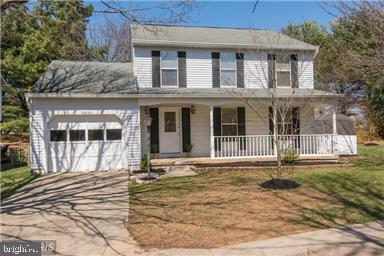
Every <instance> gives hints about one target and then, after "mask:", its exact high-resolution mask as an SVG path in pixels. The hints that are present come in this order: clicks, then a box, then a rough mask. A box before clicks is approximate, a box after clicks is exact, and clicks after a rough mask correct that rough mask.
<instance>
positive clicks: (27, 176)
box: [0, 166, 38, 200]
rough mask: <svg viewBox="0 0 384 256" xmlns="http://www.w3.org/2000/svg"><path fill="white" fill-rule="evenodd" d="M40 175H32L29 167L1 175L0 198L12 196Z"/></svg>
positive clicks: (11, 170) (8, 171) (15, 169)
mask: <svg viewBox="0 0 384 256" xmlns="http://www.w3.org/2000/svg"><path fill="white" fill-rule="evenodd" d="M37 176H38V175H37V174H31V170H30V169H29V167H27V166H24V167H19V168H14V169H10V170H7V171H3V172H1V173H0V198H1V200H3V199H4V198H6V197H9V196H10V195H12V194H13V193H14V192H15V191H16V190H17V189H18V188H20V187H22V186H24V185H25V184H27V183H29V182H30V181H32V180H34V179H35V178H36V177H37Z"/></svg>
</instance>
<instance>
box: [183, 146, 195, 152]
mask: <svg viewBox="0 0 384 256" xmlns="http://www.w3.org/2000/svg"><path fill="white" fill-rule="evenodd" d="M192 148H193V145H192V144H187V145H185V146H184V151H185V152H192Z"/></svg>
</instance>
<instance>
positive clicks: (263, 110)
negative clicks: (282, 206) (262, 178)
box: [222, 32, 337, 180]
mask: <svg viewBox="0 0 384 256" xmlns="http://www.w3.org/2000/svg"><path fill="white" fill-rule="evenodd" d="M251 34H252V35H251V37H252V39H253V41H254V44H255V49H256V48H257V47H256V46H260V45H264V47H265V41H264V42H260V41H259V40H258V38H259V37H258V34H257V32H256V33H253V32H252V33H251ZM280 41H281V42H280ZM276 45H285V48H284V49H282V47H276ZM240 51H244V50H240ZM298 53H299V55H298ZM246 55H247V56H248V60H249V61H247V64H246V65H249V66H248V67H246V70H247V72H246V73H245V74H244V80H245V81H247V83H248V84H252V88H242V89H238V88H225V89H223V90H222V91H223V92H224V93H225V94H227V95H230V96H231V97H234V98H236V99H238V100H239V102H241V103H242V104H243V105H245V106H247V107H248V108H249V109H250V110H251V111H252V112H253V113H255V114H256V116H257V117H258V119H259V120H260V122H261V124H263V126H264V128H265V129H266V130H268V131H269V134H268V135H269V141H268V142H269V143H270V150H273V151H274V152H273V155H275V156H276V167H277V168H272V169H268V170H269V174H270V176H271V178H272V179H277V180H280V179H282V178H283V174H284V173H283V171H284V168H283V167H282V159H283V156H284V155H285V154H286V153H288V152H289V153H295V154H297V156H298V154H300V143H302V138H303V137H300V132H303V131H304V132H307V133H309V134H314V132H315V131H314V130H315V118H317V119H321V118H323V117H324V116H325V115H327V114H329V113H331V111H330V110H329V109H328V107H329V105H331V107H332V109H334V108H335V107H336V104H337V102H336V101H332V100H331V101H329V99H327V98H326V94H324V93H323V92H320V91H318V90H314V89H311V88H309V85H310V83H312V81H309V80H308V78H306V75H307V74H308V73H307V71H308V69H311V68H313V66H312V64H311V63H313V59H314V57H315V50H312V51H308V52H305V51H297V50H295V48H294V44H293V41H292V42H290V43H288V45H287V37H285V36H284V38H280V36H279V35H274V36H273V38H272V37H271V38H269V39H268V46H267V47H265V48H264V49H263V50H254V49H252V50H249V51H248V52H247V54H246ZM298 56H300V61H299V59H298ZM295 77H296V79H295ZM268 110H269V111H268ZM267 111H268V112H267ZM301 117H304V118H301ZM309 119H312V120H309ZM308 131H309V132H308ZM304 139H306V138H304ZM307 139H308V140H311V143H312V146H313V147H315V146H316V145H315V144H316V143H321V141H317V142H314V141H313V140H314V139H313V138H312V137H310V136H308V138H307ZM329 139H330V140H332V138H331V137H330V136H329ZM324 142H325V141H324ZM310 150H313V152H315V151H316V150H318V148H316V149H315V148H313V149H310Z"/></svg>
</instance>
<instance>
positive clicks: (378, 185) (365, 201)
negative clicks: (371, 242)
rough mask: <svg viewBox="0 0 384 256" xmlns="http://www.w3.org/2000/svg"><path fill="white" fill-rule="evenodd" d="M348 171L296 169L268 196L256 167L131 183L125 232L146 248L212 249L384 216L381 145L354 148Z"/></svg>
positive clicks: (383, 157)
mask: <svg viewBox="0 0 384 256" xmlns="http://www.w3.org/2000/svg"><path fill="white" fill-rule="evenodd" d="M359 153H360V157H357V158H352V159H349V160H347V161H349V162H350V163H353V164H354V165H355V166H354V167H348V168H342V167H337V168H336V167H334V168H322V169H308V170H303V169H301V170H295V171H293V173H292V174H291V177H290V178H292V179H294V180H295V181H297V182H298V183H299V184H300V185H301V186H300V187H299V188H296V189H292V190H284V191H281V190H280V191H273V190H268V189H264V188H261V187H260V186H259V184H261V183H262V182H264V181H266V180H268V179H269V177H268V176H267V175H266V174H265V172H263V171H262V170H255V171H210V172H203V173H199V175H197V176H193V177H184V178H170V179H166V180H162V181H160V182H158V183H156V184H149V185H133V184H130V185H129V191H130V206H129V224H128V229H129V231H130V233H131V234H132V235H133V237H134V238H135V239H136V240H137V241H138V242H139V243H140V244H141V246H143V247H144V248H147V249H149V248H175V247H176V248H212V247H218V246H223V245H229V244H236V243H241V242H248V241H253V240H258V239H266V238H271V237H277V236H282V235H287V234H293V233H299V232H304V231H309V230H314V229H319V228H327V227H334V226H339V225H346V224H353V223H364V222H369V221H373V220H377V219H384V146H370V147H366V146H362V147H359Z"/></svg>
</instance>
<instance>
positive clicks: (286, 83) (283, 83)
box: [276, 71, 291, 87]
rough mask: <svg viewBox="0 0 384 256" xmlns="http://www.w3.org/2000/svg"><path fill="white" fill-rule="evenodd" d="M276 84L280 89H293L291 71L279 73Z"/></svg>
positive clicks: (277, 73)
mask: <svg viewBox="0 0 384 256" xmlns="http://www.w3.org/2000/svg"><path fill="white" fill-rule="evenodd" d="M276 80H277V81H276V82H277V86H279V87H291V72H289V71H277V72H276Z"/></svg>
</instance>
